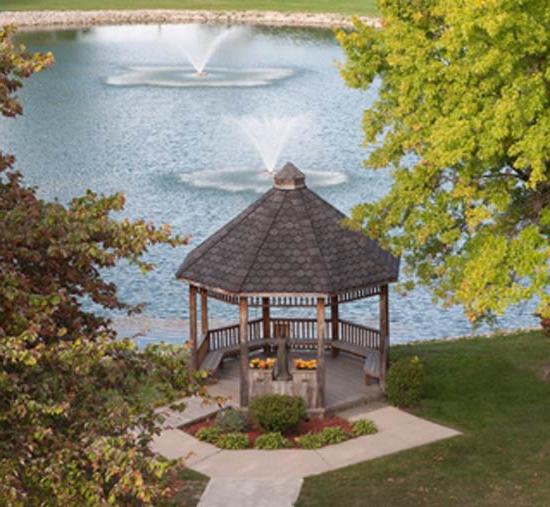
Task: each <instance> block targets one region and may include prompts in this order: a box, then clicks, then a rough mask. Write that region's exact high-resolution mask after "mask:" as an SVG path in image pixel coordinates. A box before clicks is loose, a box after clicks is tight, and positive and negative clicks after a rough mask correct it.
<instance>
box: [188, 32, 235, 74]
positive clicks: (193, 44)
mask: <svg viewBox="0 0 550 507" xmlns="http://www.w3.org/2000/svg"><path fill="white" fill-rule="evenodd" d="M243 34H244V28H242V27H232V28H228V29H226V30H223V31H222V32H220V33H218V34H216V35H213V34H212V32H208V31H205V30H204V28H203V27H201V26H196V25H194V26H193V27H190V29H189V30H187V31H184V32H183V40H182V41H181V42H182V45H181V47H182V48H183V52H184V54H185V56H186V58H187V60H189V63H190V64H191V65H192V66H193V67H194V68H195V71H196V73H197V75H198V76H205V75H207V73H206V72H205V68H206V66H207V65H208V62H209V61H210V59H211V58H212V56H214V54H215V53H216V51H217V50H218V49H219V48H220V47H221V46H222V45H224V44H227V43H228V42H230V41H233V42H234V41H236V40H237V39H239V38H240V37H242V36H243Z"/></svg>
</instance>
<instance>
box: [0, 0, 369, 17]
mask: <svg viewBox="0 0 550 507" xmlns="http://www.w3.org/2000/svg"><path fill="white" fill-rule="evenodd" d="M48 9H53V10H56V9H59V10H63V9H82V10H90V9H206V10H274V11H294V12H297V11H302V12H337V13H342V14H363V15H366V14H376V0H276V1H273V0H2V2H1V5H0V10H48Z"/></svg>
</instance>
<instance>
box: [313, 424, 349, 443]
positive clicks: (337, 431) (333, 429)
mask: <svg viewBox="0 0 550 507" xmlns="http://www.w3.org/2000/svg"><path fill="white" fill-rule="evenodd" d="M319 437H320V438H321V443H322V444H323V445H332V444H339V443H341V442H345V441H346V440H349V435H348V434H347V433H346V432H345V431H344V430H343V429H342V428H340V426H327V427H326V428H323V431H321V433H319Z"/></svg>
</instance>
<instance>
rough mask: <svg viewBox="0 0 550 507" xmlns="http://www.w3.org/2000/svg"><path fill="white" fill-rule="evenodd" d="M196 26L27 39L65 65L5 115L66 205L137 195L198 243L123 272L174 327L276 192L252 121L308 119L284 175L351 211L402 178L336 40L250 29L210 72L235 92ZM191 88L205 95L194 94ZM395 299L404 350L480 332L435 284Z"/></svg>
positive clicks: (216, 309)
mask: <svg viewBox="0 0 550 507" xmlns="http://www.w3.org/2000/svg"><path fill="white" fill-rule="evenodd" d="M189 29H190V27H185V26H129V27H99V28H91V29H86V30H65V31H50V32H34V33H26V34H21V35H20V37H21V39H22V40H23V41H24V42H25V43H26V44H28V45H29V47H30V48H31V49H33V50H41V51H46V50H51V51H53V52H54V54H55V57H56V64H55V67H54V68H53V69H51V70H48V71H46V72H43V73H42V74H40V75H38V76H35V77H33V78H32V79H30V80H29V81H28V82H26V84H25V89H24V90H23V92H22V93H21V97H22V99H23V102H24V109H25V111H24V112H25V115H24V117H22V118H19V119H17V120H8V119H0V143H1V144H0V146H1V147H2V149H3V150H4V151H8V152H11V153H14V154H15V155H16V156H17V159H18V164H17V167H18V168H19V169H20V170H22V171H23V173H24V175H25V177H26V180H27V181H28V182H29V183H32V184H36V185H38V187H39V189H40V194H41V195H42V196H43V197H45V198H47V199H53V198H57V199H59V200H61V201H63V202H66V201H67V200H69V199H70V198H71V197H73V196H76V195H78V194H81V193H82V192H84V191H85V190H86V189H87V188H92V189H94V190H95V191H98V192H102V193H112V192H118V191H122V192H124V193H125V195H126V198H127V209H126V212H125V215H126V216H129V217H133V218H138V217H140V218H144V219H146V220H151V221H153V222H155V223H157V224H161V223H170V224H172V226H173V228H174V231H175V232H177V233H179V234H184V235H186V234H190V235H192V236H193V237H192V241H191V243H190V246H189V247H182V248H179V249H175V250H174V249H170V248H164V247H161V248H155V249H154V250H152V251H151V252H150V253H149V258H150V259H151V260H152V261H154V262H156V263H157V265H158V269H157V270H155V271H154V272H153V273H151V274H149V275H148V276H145V277H143V276H141V275H140V274H139V273H138V272H137V271H136V270H135V269H131V268H130V267H128V266H124V265H123V266H120V267H119V268H118V269H116V270H115V271H113V272H111V273H109V274H108V276H109V277H110V278H112V279H113V280H115V281H116V282H117V284H118V285H119V287H120V293H121V295H122V297H123V298H124V299H125V300H127V301H130V302H134V303H135V302H145V303H146V305H147V307H146V310H145V315H146V316H148V317H153V318H158V319H186V318H187V289H186V287H185V285H183V284H181V283H179V282H177V281H176V280H175V278H174V273H175V271H176V269H177V267H178V266H179V264H180V263H181V262H182V261H183V259H184V257H185V254H186V252H187V251H188V250H189V249H190V248H191V247H192V246H196V245H197V244H198V243H199V242H200V241H201V240H203V239H204V238H206V237H207V236H208V235H210V234H212V233H213V232H214V231H215V230H216V229H218V228H219V227H220V226H222V225H223V224H224V223H226V222H227V221H228V220H229V219H230V218H231V217H233V216H234V215H235V214H237V213H238V212H239V211H241V210H242V209H244V208H245V207H246V206H247V205H249V204H250V203H251V202H252V201H254V200H255V199H256V198H258V196H259V195H260V193H261V192H263V191H264V190H265V189H267V188H268V187H269V185H270V177H269V176H266V173H265V170H264V167H263V162H262V159H261V158H260V156H259V155H258V152H257V151H256V149H255V148H254V146H253V144H252V143H251V142H250V141H249V139H247V136H246V134H245V132H244V131H243V129H241V128H240V127H239V122H238V119H239V118H241V117H247V118H264V117H273V116H277V117H299V119H300V121H299V122H297V125H296V126H295V128H294V129H293V131H292V135H290V137H289V139H288V142H287V144H286V145H285V147H284V148H283V150H282V153H281V157H280V158H279V162H278V165H279V166H281V165H282V164H283V163H284V162H286V161H287V160H291V161H292V162H294V163H295V164H296V165H297V166H298V167H299V168H301V169H302V170H304V171H305V172H306V173H308V172H309V173H310V174H309V176H310V178H309V179H308V181H309V182H310V186H311V187H312V188H313V189H314V190H316V191H317V192H318V193H319V194H320V195H321V196H322V197H323V198H325V199H326V200H328V201H329V202H331V203H332V204H334V205H335V206H337V207H338V208H340V209H341V210H342V211H344V212H346V213H348V212H349V211H350V209H351V208H352V207H353V205H355V204H357V203H359V202H362V201H369V200H373V199H376V198H377V197H380V196H381V195H383V194H384V192H385V191H386V190H387V188H388V185H389V175H388V174H387V173H386V172H384V171H379V172H373V171H366V170H365V169H363V166H362V163H363V159H364V158H365V155H366V150H365V148H364V147H363V146H362V132H361V116H362V111H363V110H364V109H365V108H367V107H369V104H371V103H372V101H373V98H374V97H375V93H376V90H375V89H372V90H370V91H369V92H359V91H356V90H350V89H347V88H346V87H345V85H344V83H343V81H342V80H341V78H340V77H339V74H338V70H337V67H336V61H338V60H339V59H341V58H342V54H341V50H340V49H339V47H338V45H337V44H336V43H335V41H334V37H333V35H332V32H331V31H329V30H319V29H296V28H293V29H284V28H266V27H262V28H260V27H251V28H248V29H247V30H245V31H244V32H243V33H242V34H241V36H240V37H239V39H238V40H237V41H233V42H232V43H231V44H228V45H227V47H224V46H223V45H222V46H221V47H220V48H219V49H218V51H217V52H216V53H215V54H214V55H213V57H212V59H211V61H210V63H209V67H210V69H211V72H212V76H213V77H212V79H213V80H218V81H219V82H221V86H217V85H216V83H215V82H214V83H212V82H209V85H208V86H201V85H199V86H195V82H194V81H193V80H194V79H195V78H194V77H193V76H192V74H193V70H192V68H191V67H190V66H189V65H188V64H187V61H186V57H185V51H184V50H183V49H182V47H181V44H182V38H181V34H182V33H186V30H189ZM193 29H195V28H194V27H193ZM205 30H216V27H214V28H205ZM209 67H208V66H207V68H206V71H208V70H209ZM190 80H191V84H192V86H187V85H185V86H183V85H182V83H188V82H189V81H190ZM228 80H229V81H228ZM219 82H218V83H217V84H220V83H219ZM205 83H206V81H205ZM390 301H391V330H392V331H391V332H392V341H393V342H404V341H411V340H419V339H427V338H438V337H445V336H456V335H462V334H467V333H469V332H471V328H470V325H469V324H468V322H467V320H466V319H465V317H464V315H463V313H462V311H461V309H459V308H453V309H448V310H445V309H442V308H441V307H439V306H436V305H434V304H433V303H432V298H431V294H430V292H429V291H427V290H425V289H417V290H415V291H413V292H410V293H408V294H407V295H401V294H398V293H397V291H395V290H393V291H392V293H391V300H390ZM532 312H533V305H531V304H525V305H521V306H520V307H517V308H514V309H513V311H510V312H509V313H508V314H507V315H506V316H504V317H503V318H501V319H499V320H498V322H497V326H498V327H519V326H529V325H535V324H536V321H535V319H534V318H533V317H532ZM210 314H211V315H212V316H216V317H217V318H218V319H221V320H227V321H235V319H236V318H237V310H236V308H234V307H232V306H224V305H222V304H218V303H214V305H213V308H212V309H211V312H210ZM342 314H343V317H344V318H346V317H348V318H354V319H356V320H357V321H359V322H365V323H371V324H372V323H374V322H376V304H375V302H374V301H371V302H368V303H367V302H362V303H354V304H352V305H349V306H345V308H343V310H342ZM312 316H313V315H312ZM484 330H486V329H484ZM177 339H179V338H177V337H174V340H177Z"/></svg>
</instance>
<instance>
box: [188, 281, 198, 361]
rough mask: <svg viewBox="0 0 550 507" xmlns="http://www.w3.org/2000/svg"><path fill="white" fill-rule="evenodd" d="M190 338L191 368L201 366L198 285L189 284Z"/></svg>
mask: <svg viewBox="0 0 550 507" xmlns="http://www.w3.org/2000/svg"><path fill="white" fill-rule="evenodd" d="M189 340H190V341H191V369H192V370H193V371H195V370H197V369H198V368H199V365H198V364H197V287H195V286H194V285H189Z"/></svg>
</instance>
